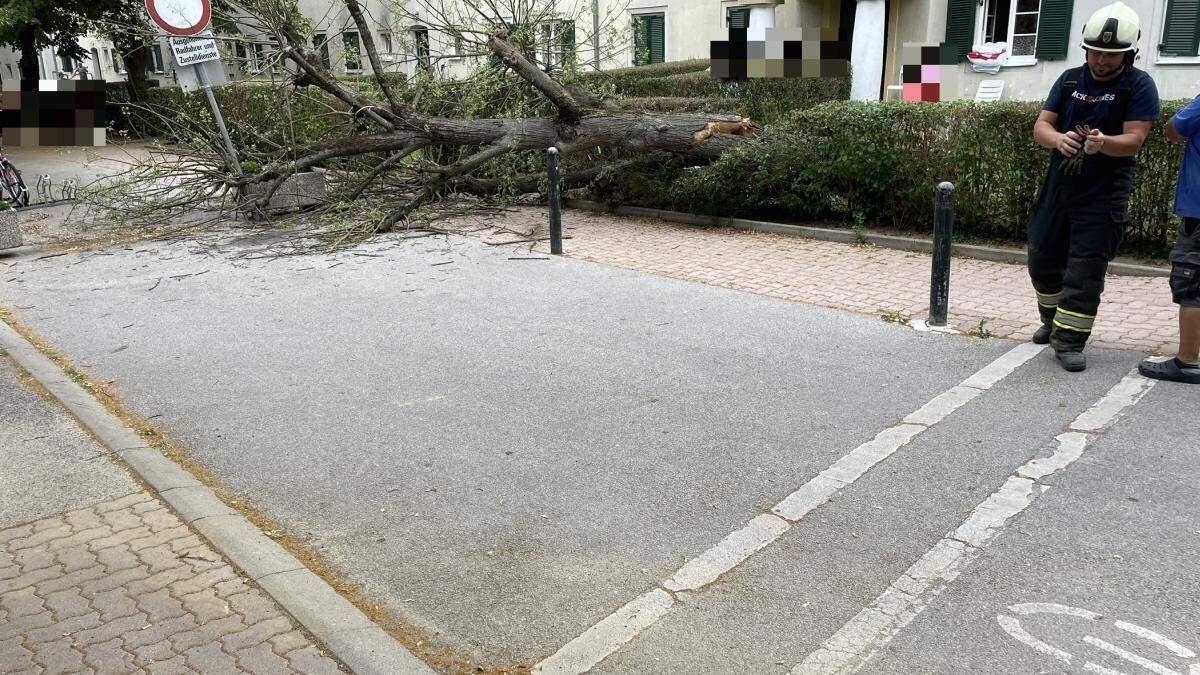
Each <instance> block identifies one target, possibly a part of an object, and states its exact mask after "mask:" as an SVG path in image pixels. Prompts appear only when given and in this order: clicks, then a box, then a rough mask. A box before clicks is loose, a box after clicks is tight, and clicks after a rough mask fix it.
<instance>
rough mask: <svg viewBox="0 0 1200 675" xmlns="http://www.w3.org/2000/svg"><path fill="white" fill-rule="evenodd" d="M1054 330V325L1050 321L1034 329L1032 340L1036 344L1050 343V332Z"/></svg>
mask: <svg viewBox="0 0 1200 675" xmlns="http://www.w3.org/2000/svg"><path fill="white" fill-rule="evenodd" d="M1053 330H1054V326H1053V325H1051V324H1048V323H1044V324H1042V326H1041V328H1038V329H1037V330H1035V331H1033V337H1032V338H1030V340H1031V341H1032V342H1033V344H1035V345H1045V344H1050V333H1051V332H1052V331H1053Z"/></svg>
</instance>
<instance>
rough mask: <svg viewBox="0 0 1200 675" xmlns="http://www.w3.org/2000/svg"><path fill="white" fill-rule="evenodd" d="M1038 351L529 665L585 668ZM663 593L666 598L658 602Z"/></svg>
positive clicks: (991, 369)
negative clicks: (680, 594)
mask: <svg viewBox="0 0 1200 675" xmlns="http://www.w3.org/2000/svg"><path fill="white" fill-rule="evenodd" d="M1043 349H1044V347H1042V346H1041V345H1035V344H1031V343H1023V344H1019V345H1017V346H1016V347H1013V348H1012V349H1010V350H1008V351H1007V352H1005V353H1004V354H1003V355H1002V356H1000V357H999V358H997V359H996V360H994V361H992V362H991V363H989V364H988V365H986V366H984V367H983V368H982V369H980V370H978V371H977V372H975V373H974V374H973V375H971V376H970V377H969V378H967V379H966V380H964V381H963V382H962V383H961V384H959V385H958V386H955V387H953V388H952V389H950V390H949V391H946V392H945V393H943V394H940V395H939V396H937V397H935V398H933V399H932V400H931V401H929V402H928V403H926V404H925V405H924V406H922V407H921V408H919V409H918V410H917V411H916V412H914V413H912V414H911V415H909V416H908V417H906V418H905V419H904V422H902V423H900V424H897V425H895V426H892V427H889V428H887V429H884V430H883V431H881V432H879V433H878V434H877V435H876V436H875V438H872V439H871V440H869V441H867V442H866V443H863V444H862V445H860V446H858V447H857V448H855V449H854V450H851V451H850V452H849V453H847V454H846V455H845V456H843V457H842V458H840V459H838V460H837V461H836V462H834V463H833V464H832V465H830V466H829V467H828V468H827V469H825V470H824V471H822V472H821V473H819V474H818V475H816V476H815V477H813V478H812V480H810V481H808V482H807V483H805V484H804V485H802V486H801V487H800V488H799V489H797V490H796V491H795V492H792V493H791V494H789V495H788V496H787V497H785V498H784V499H783V500H781V501H780V502H779V503H778V504H776V505H775V506H774V507H773V508H772V509H771V514H774V515H771V514H761V515H759V516H757V517H756V518H754V519H753V520H751V521H750V522H749V523H748V524H746V525H745V526H743V527H741V528H739V529H737V530H734V531H733V532H732V533H730V534H729V535H727V536H726V537H725V538H724V539H722V540H721V541H720V542H718V543H717V544H716V545H715V546H713V547H712V548H710V549H709V550H707V551H705V552H703V553H701V554H700V555H699V556H697V557H696V558H694V559H693V560H691V561H689V562H687V563H686V564H684V565H683V566H682V567H680V568H679V570H677V571H676V572H675V574H674V575H672V576H671V578H670V579H668V580H667V581H665V582H663V584H662V586H661V589H658V588H656V589H654V590H651V591H649V592H647V593H646V594H644V595H642V596H640V597H639V598H638V599H636V600H634V601H633V602H630V603H629V604H627V605H625V606H624V607H622V608H621V609H618V610H617V611H616V612H613V613H612V614H610V615H609V616H607V617H606V618H604V619H602V620H601V621H600V622H599V623H597V624H596V625H594V626H592V627H591V628H589V629H588V630H586V631H584V632H583V633H582V634H581V635H579V636H578V637H576V638H575V639H573V640H571V641H570V642H568V643H567V644H565V645H563V647H562V648H561V649H559V650H558V651H557V652H555V653H554V654H553V655H552V656H550V657H548V658H547V659H545V660H544V661H541V662H540V663H538V664H537V665H535V666H534V667H533V672H534V673H585V672H587V671H589V670H591V669H592V668H594V667H595V666H596V665H597V664H599V663H600V662H601V661H603V660H604V659H605V658H608V657H609V656H610V655H612V654H613V653H614V652H616V651H617V650H618V649H620V648H621V647H622V646H623V645H624V644H625V643H627V642H629V641H630V640H632V639H633V638H634V637H636V636H637V634H638V633H640V632H641V631H643V630H645V629H646V628H649V627H650V626H652V625H654V623H655V622H657V621H658V620H659V619H661V618H662V617H663V616H665V615H666V614H667V612H669V611H670V609H671V607H672V606H673V605H674V602H675V599H674V598H673V597H672V596H671V595H670V594H669V593H667V591H670V592H671V593H674V592H677V591H695V590H699V589H701V588H703V587H705V586H707V585H708V584H711V583H712V582H713V581H716V580H717V579H718V578H719V577H720V576H721V575H723V574H726V573H728V572H729V571H730V570H732V569H734V568H735V567H737V566H738V565H740V564H741V563H742V562H744V561H745V560H746V559H747V558H749V557H750V556H751V555H753V554H754V553H755V552H757V551H759V550H761V549H762V548H763V547H765V546H767V545H769V544H770V543H771V542H773V541H775V540H776V539H778V538H779V537H780V536H781V535H783V534H784V533H785V532H787V531H788V530H789V529H791V528H792V526H793V525H794V524H795V523H796V521H799V520H800V519H802V518H804V516H806V515H808V514H809V513H810V512H812V511H813V510H814V509H816V508H817V507H819V506H821V505H822V504H824V503H825V502H827V501H829V500H830V499H831V498H832V497H833V496H834V495H836V494H837V493H838V492H839V491H840V490H842V489H843V488H845V487H847V486H849V485H851V484H853V483H854V482H855V481H856V480H858V479H859V478H860V477H861V476H862V475H863V474H865V473H867V472H868V471H870V470H871V468H872V467H874V466H875V465H877V464H879V463H880V462H882V461H883V460H885V459H887V458H888V457H890V456H891V455H892V454H894V453H895V452H896V451H897V450H899V449H900V448H902V447H903V446H905V445H906V444H908V443H909V442H910V441H912V440H913V439H914V438H916V437H917V436H918V435H920V434H921V433H923V432H924V431H926V430H928V429H929V428H930V427H932V426H933V425H935V424H937V423H938V422H941V421H942V420H944V419H946V417H948V416H949V415H950V414H951V413H953V412H954V411H955V410H958V409H959V408H961V407H962V406H963V405H965V404H966V403H968V402H970V401H971V400H972V399H974V398H975V397H976V396H979V395H980V394H982V393H983V392H984V391H987V390H988V389H990V388H992V387H993V386H994V385H995V384H996V383H997V382H999V381H1001V380H1003V379H1004V378H1005V377H1007V376H1008V375H1010V374H1011V373H1012V372H1013V371H1014V370H1016V369H1017V368H1019V367H1020V366H1021V365H1023V364H1024V363H1025V362H1027V361H1029V360H1030V359H1032V358H1033V357H1034V356H1036V355H1037V354H1038V353H1040V352H1041V351H1042V350H1043ZM959 545H960V546H961V544H959ZM662 589H665V590H662ZM655 594H661V596H658V595H655ZM651 597H654V598H656V600H655V602H653V603H650V604H651V605H652V606H653V610H654V611H641V609H642V608H643V606H645V605H646V604H647V603H649V600H647V599H648V598H651ZM662 597H665V598H666V600H662ZM631 611H637V612H638V613H637V617H636V620H631V619H630V618H629V614H630V612H631Z"/></svg>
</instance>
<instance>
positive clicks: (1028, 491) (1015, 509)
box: [791, 370, 1154, 675]
mask: <svg viewBox="0 0 1200 675" xmlns="http://www.w3.org/2000/svg"><path fill="white" fill-rule="evenodd" d="M1153 386H1154V381H1153V380H1148V379H1146V378H1144V377H1142V376H1141V375H1139V374H1138V373H1137V371H1136V370H1135V371H1133V372H1131V373H1129V374H1128V375H1126V376H1125V377H1124V378H1122V379H1121V381H1120V382H1118V383H1117V384H1116V385H1115V386H1113V387H1112V389H1110V390H1109V391H1108V393H1107V394H1105V395H1104V396H1103V397H1102V398H1101V399H1100V400H1099V401H1097V402H1096V403H1095V404H1093V405H1092V407H1090V408H1088V409H1087V410H1086V411H1084V412H1083V413H1082V414H1081V415H1080V416H1079V417H1077V418H1076V420H1075V422H1074V423H1072V424H1071V425H1070V427H1069V428H1071V429H1075V430H1080V429H1088V430H1092V431H1093V432H1094V433H1099V432H1100V431H1102V430H1104V429H1106V428H1108V427H1109V426H1111V425H1112V424H1113V423H1114V422H1115V421H1116V420H1117V419H1118V418H1119V417H1120V416H1121V415H1122V414H1123V413H1124V412H1125V411H1127V410H1128V409H1129V408H1130V407H1132V406H1133V405H1134V404H1135V403H1137V402H1138V401H1139V400H1140V399H1141V398H1142V397H1143V396H1144V395H1145V394H1146V392H1147V391H1149V390H1150V388H1151V387H1153ZM1094 438H1095V436H1094V435H1088V434H1085V433H1083V432H1082V431H1068V432H1066V433H1063V434H1059V436H1058V437H1057V439H1056V440H1057V441H1058V447H1057V449H1056V450H1055V451H1054V453H1053V454H1052V455H1051V456H1050V457H1038V458H1034V459H1032V460H1030V461H1029V462H1026V463H1025V464H1024V465H1022V466H1021V467H1019V468H1018V469H1017V470H1016V471H1014V472H1013V474H1012V475H1010V476H1009V477H1008V479H1007V480H1006V481H1005V482H1004V485H1002V486H1001V487H1000V489H998V490H996V491H995V492H994V493H992V495H991V496H989V497H988V498H987V499H985V500H984V501H983V502H982V503H981V504H979V506H977V507H975V510H974V511H972V512H971V514H970V515H969V516H968V517H967V519H966V520H965V521H963V523H962V524H961V525H959V526H958V528H956V529H955V530H953V531H951V532H950V533H948V534H947V535H946V536H945V537H944V538H943V539H942V540H941V541H939V542H938V543H936V544H934V546H933V548H932V549H930V550H929V552H927V553H926V554H925V555H923V556H921V558H920V559H919V560H917V562H916V563H914V564H913V566H912V567H910V568H908V571H906V572H905V573H904V574H902V575H900V577H899V578H898V579H896V580H895V581H893V582H892V584H891V585H890V586H889V587H888V589H887V590H885V591H884V592H883V593H882V594H881V595H880V596H879V597H878V598H876V599H875V601H874V602H872V603H871V605H870V606H868V607H866V608H864V609H863V610H862V611H860V612H859V613H858V614H857V615H856V616H854V617H853V618H852V619H850V620H849V621H847V622H846V624H845V625H843V626H842V627H841V629H839V630H838V631H837V632H836V633H834V634H833V636H831V637H830V638H829V639H828V640H826V641H825V643H824V644H823V645H822V646H821V647H820V648H819V649H817V650H816V651H814V652H812V653H811V654H809V655H808V657H807V658H805V659H804V661H802V662H801V663H800V664H798V665H797V666H796V667H795V668H793V669H792V671H791V672H792V674H793V675H829V674H832V673H840V674H846V673H854V672H856V671H858V669H859V668H861V667H862V666H863V665H865V664H866V663H867V661H868V660H870V658H871V657H872V656H873V655H874V654H875V653H876V652H878V651H879V649H881V648H882V647H884V646H885V645H886V644H887V643H888V642H890V641H891V640H892V638H893V637H895V636H896V635H897V634H899V632H900V631H901V630H903V629H904V627H905V626H907V625H908V624H909V623H911V622H912V620H913V619H915V618H916V617H917V615H918V614H920V613H921V612H922V611H924V610H925V608H926V607H927V606H928V605H929V602H930V600H932V599H933V598H934V597H936V596H937V595H938V594H939V593H941V592H942V591H943V590H945V589H946V588H947V587H948V586H949V585H950V584H951V583H953V582H954V580H955V579H956V578H958V575H959V573H960V572H961V571H962V570H963V569H964V568H965V567H966V566H967V565H969V564H971V562H972V561H973V560H974V559H975V558H976V557H977V556H978V555H979V554H980V553H982V552H983V548H984V547H985V546H987V544H988V543H989V542H991V541H992V540H993V539H994V538H995V537H996V535H997V534H999V533H1000V532H1001V531H1002V530H1003V529H1004V527H1005V526H1006V525H1007V523H1008V521H1009V520H1010V519H1011V518H1013V517H1014V516H1016V515H1018V514H1020V513H1021V512H1022V511H1024V510H1025V509H1026V508H1027V507H1028V506H1029V505H1030V504H1032V503H1033V501H1034V500H1035V499H1037V497H1038V495H1040V494H1042V493H1044V492H1045V491H1046V490H1048V489H1049V486H1046V485H1042V484H1041V483H1039V482H1038V481H1040V480H1041V479H1043V478H1045V477H1046V476H1049V475H1052V474H1054V473H1056V472H1058V471H1061V470H1063V469H1065V468H1067V467H1068V466H1070V465H1071V463H1072V462H1074V461H1075V460H1076V459H1078V458H1079V457H1080V456H1081V455H1082V453H1083V450H1084V448H1085V447H1086V446H1087V444H1088V443H1089V442H1090V441H1091V440H1092V439H1094ZM1039 606H1040V605H1039ZM1014 609H1015V608H1014ZM1047 646H1048V645H1047ZM1035 648H1036V647H1035ZM1039 651H1044V650H1041V649H1039ZM1046 653H1050V652H1046ZM1051 655H1054V654H1051ZM1054 656H1056V657H1057V655H1054Z"/></svg>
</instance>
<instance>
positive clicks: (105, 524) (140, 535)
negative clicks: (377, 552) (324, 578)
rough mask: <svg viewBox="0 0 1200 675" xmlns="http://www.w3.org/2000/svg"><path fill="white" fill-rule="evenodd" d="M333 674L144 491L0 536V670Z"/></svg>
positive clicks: (331, 666)
mask: <svg viewBox="0 0 1200 675" xmlns="http://www.w3.org/2000/svg"><path fill="white" fill-rule="evenodd" d="M134 672H149V673H191V672H200V673H242V672H249V673H297V672H298V673H337V672H339V669H338V666H337V664H336V663H335V662H334V661H332V660H331V659H329V658H328V657H326V656H324V655H323V654H322V653H321V652H320V651H319V650H318V649H317V647H316V646H315V645H314V644H313V643H312V642H311V641H310V640H309V639H308V638H306V637H305V636H304V634H303V633H301V632H300V631H299V630H298V628H297V626H296V624H295V623H294V622H293V621H292V619H291V618H290V617H288V616H287V615H285V614H284V613H283V612H282V611H281V610H280V608H279V607H278V606H277V605H276V604H275V603H274V601H272V600H271V599H270V598H269V597H267V596H266V595H265V594H263V593H262V592H261V591H260V590H258V589H257V588H254V587H251V586H250V585H248V584H247V582H245V581H244V580H243V579H242V578H241V577H239V576H238V574H237V573H236V572H235V571H234V570H233V569H232V568H231V567H230V566H229V565H228V564H226V563H225V562H224V560H223V559H222V558H221V557H220V556H218V555H217V554H216V553H214V552H213V551H212V550H211V549H210V548H209V547H208V546H207V545H206V544H205V543H204V542H203V541H201V540H200V539H199V538H198V537H197V536H196V535H195V534H194V533H193V532H192V531H191V530H190V529H189V528H188V527H187V526H185V525H184V524H183V523H182V522H180V520H179V519H178V518H176V517H175V515H174V514H173V513H172V512H170V511H169V510H167V508H166V507H165V506H164V505H163V504H162V503H161V502H159V501H158V500H157V499H156V498H155V497H153V496H151V495H150V494H147V493H146V492H144V491H138V492H135V493H134V494H130V495H127V496H124V497H120V498H118V499H112V500H109V501H105V502H102V503H100V504H98V505H96V506H93V507H91V508H85V509H79V510H74V511H69V512H67V513H65V514H63V515H60V516H57V517H52V518H44V519H41V520H36V521H34V522H31V523H27V524H24V525H19V526H17V527H10V528H7V529H3V530H0V673H46V674H50V673H134Z"/></svg>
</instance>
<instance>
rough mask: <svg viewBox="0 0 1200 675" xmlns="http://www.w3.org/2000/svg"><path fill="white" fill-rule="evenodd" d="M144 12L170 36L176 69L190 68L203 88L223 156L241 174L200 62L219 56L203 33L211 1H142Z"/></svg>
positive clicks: (232, 169) (210, 85) (210, 8)
mask: <svg viewBox="0 0 1200 675" xmlns="http://www.w3.org/2000/svg"><path fill="white" fill-rule="evenodd" d="M146 12H147V13H148V14H149V15H150V20H151V21H153V22H154V23H155V24H156V25H157V26H158V27H159V28H161V29H163V30H164V31H166V32H167V33H169V34H170V35H171V38H170V42H171V52H172V53H173V54H174V55H175V63H176V64H177V65H178V66H179V67H180V68H191V69H192V71H193V72H194V73H195V75H196V79H197V80H198V81H199V83H200V88H201V89H203V90H204V96H205V97H206V98H207V99H208V107H209V109H211V110H212V114H213V119H215V120H216V121H217V130H218V131H220V132H221V139H222V140H224V141H225V151H226V152H227V153H229V156H228V157H227V158H226V159H227V160H228V161H229V168H230V170H231V171H233V175H235V176H241V175H242V165H241V162H240V161H239V160H238V155H237V149H236V148H234V147H233V139H231V138H230V137H229V130H228V129H226V128H225V118H224V117H222V116H221V109H220V108H219V107H217V99H216V97H215V96H213V92H212V83H211V82H210V81H209V79H208V73H207V72H205V66H204V64H205V63H207V62H209V61H216V60H219V59H220V58H221V53H220V51H218V49H217V41H216V40H214V39H212V37H209V35H211V33H209V34H206V35H204V36H200V37H193V36H197V35H200V34H201V33H204V31H205V30H207V29H208V23H209V21H210V20H211V19H212V4H211V2H210V0H146Z"/></svg>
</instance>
